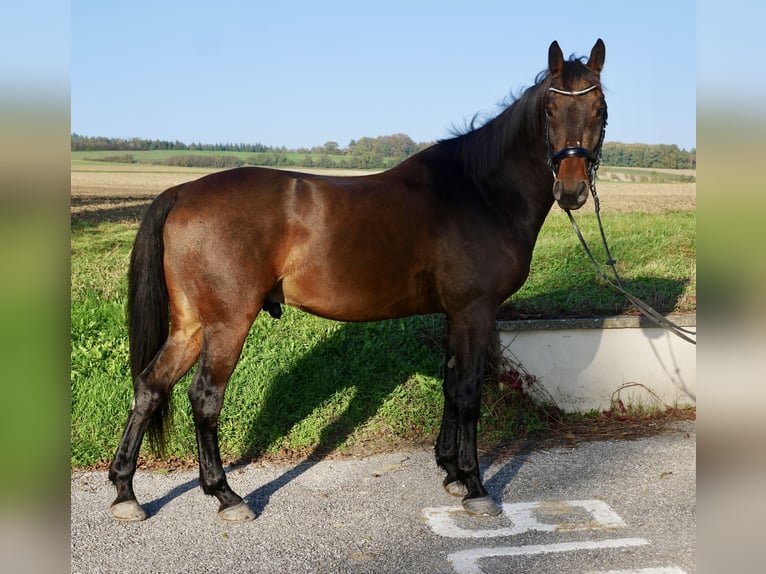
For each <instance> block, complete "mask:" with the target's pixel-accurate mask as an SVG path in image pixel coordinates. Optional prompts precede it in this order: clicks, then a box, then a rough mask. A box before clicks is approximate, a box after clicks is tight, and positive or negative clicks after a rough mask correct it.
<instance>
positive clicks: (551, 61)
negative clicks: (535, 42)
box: [548, 40, 564, 78]
mask: <svg viewBox="0 0 766 574" xmlns="http://www.w3.org/2000/svg"><path fill="white" fill-rule="evenodd" d="M563 69H564V53H563V52H562V51H561V48H560V47H559V43H558V42H556V41H555V40H554V41H553V43H552V44H551V46H550V48H548V72H550V74H551V77H552V78H556V77H558V76H559V74H561V71H562V70H563Z"/></svg>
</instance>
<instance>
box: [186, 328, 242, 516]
mask: <svg viewBox="0 0 766 574" xmlns="http://www.w3.org/2000/svg"><path fill="white" fill-rule="evenodd" d="M249 328H250V323H249V322H248V323H246V324H241V325H240V326H239V327H238V328H233V327H232V326H231V325H230V324H229V325H226V326H225V328H215V329H214V328H212V327H211V328H208V329H205V332H204V342H203V348H202V353H201V355H200V362H199V367H198V369H197V372H196V373H195V374H194V379H193V380H192V383H191V385H190V387H189V399H190V400H191V403H192V411H193V413H194V426H195V429H196V432H197V447H198V449H199V473H200V485H201V486H202V490H203V491H204V492H205V494H211V495H213V496H215V497H216V498H217V499H218V501H219V502H220V507H219V509H218V515H219V517H220V518H221V519H223V520H227V521H231V522H244V521H247V520H253V519H254V518H255V514H254V513H253V511H252V510H250V508H249V507H248V506H247V504H246V503H245V502H244V500H242V498H241V497H240V496H239V495H237V494H236V493H235V492H234V491H233V490H232V489H231V487H230V486H229V484H228V482H227V481H226V474H225V473H224V471H223V465H222V464H221V455H220V451H219V448H218V417H219V415H220V414H221V407H222V406H223V397H224V391H225V389H226V384H227V383H228V381H229V377H230V376H231V373H232V372H233V371H234V367H235V366H236V364H237V360H238V359H239V355H240V353H241V351H242V345H243V344H244V341H245V337H246V335H247V332H248V330H249Z"/></svg>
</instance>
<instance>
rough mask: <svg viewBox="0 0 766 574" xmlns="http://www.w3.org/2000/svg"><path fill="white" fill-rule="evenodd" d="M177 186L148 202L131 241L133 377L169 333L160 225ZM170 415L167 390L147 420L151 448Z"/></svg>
mask: <svg viewBox="0 0 766 574" xmlns="http://www.w3.org/2000/svg"><path fill="white" fill-rule="evenodd" d="M180 189H181V186H177V187H173V188H170V189H168V190H167V191H165V192H164V193H162V194H161V195H160V196H159V197H157V199H155V200H154V201H153V202H152V204H151V205H150V206H149V209H148V210H147V211H146V213H145V214H144V218H143V220H142V221H141V225H140V226H139V228H138V233H137V234H136V240H135V242H134V243H133V251H132V252H131V255H130V268H129V271H128V337H129V341H130V372H131V375H132V377H133V381H134V384H135V380H136V377H138V375H140V374H141V372H142V371H143V370H144V369H145V368H146V367H147V366H148V365H149V363H150V362H151V361H152V359H153V358H154V356H155V355H156V354H157V352H158V351H159V350H160V348H161V347H162V345H163V344H164V343H165V340H166V339H167V337H168V333H169V321H170V311H169V307H168V306H169V298H168V289H167V286H166V285H165V272H164V270H163V266H162V257H163V252H164V244H163V240H162V229H163V227H164V225H165V220H166V219H167V217H168V213H170V210H171V209H172V208H173V205H174V204H175V202H176V199H177V197H178V192H179V190H180ZM170 417H171V412H170V402H169V394H168V395H166V396H165V398H164V399H163V402H162V404H161V405H160V407H159V408H158V409H157V410H156V411H155V413H154V415H153V416H152V419H151V421H150V422H149V427H148V435H149V441H150V445H151V447H152V449H153V450H154V451H155V452H157V453H160V454H161V453H162V452H164V449H165V431H166V429H167V425H166V422H167V421H169V419H170Z"/></svg>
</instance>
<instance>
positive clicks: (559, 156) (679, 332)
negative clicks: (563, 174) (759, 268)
mask: <svg viewBox="0 0 766 574" xmlns="http://www.w3.org/2000/svg"><path fill="white" fill-rule="evenodd" d="M597 87H598V86H597V85H595V84H594V85H593V86H590V87H588V88H585V89H583V90H578V91H572V92H568V91H565V90H559V89H558V88H548V89H549V90H550V91H551V92H555V93H557V94H563V95H565V96H581V95H582V94H587V93H588V92H590V91H591V90H594V89H596V88H597ZM605 133H606V112H604V118H603V121H602V124H601V136H600V138H599V141H598V144H597V145H596V148H595V151H591V150H589V149H587V148H583V147H574V146H568V147H565V148H563V149H561V150H559V151H558V152H556V153H551V148H550V140H549V137H548V117H547V115H546V117H545V144H546V149H547V153H548V167H549V168H550V170H551V172H552V173H553V177H554V179H555V178H556V177H557V175H558V174H557V170H556V166H557V165H558V164H559V163H561V160H563V159H566V158H572V157H583V158H585V159H586V160H587V162H588V179H589V183H590V193H591V195H592V196H593V205H594V207H595V209H596V219H597V220H598V229H599V232H600V233H601V241H602V243H603V244H604V249H605V251H606V256H607V261H606V264H607V265H608V266H609V267H610V268H611V269H612V274H613V275H614V280H612V279H611V278H610V277H609V276H608V275H607V274H606V272H605V271H604V270H603V269H602V268H601V266H600V265H599V264H598V262H597V261H596V258H595V257H594V256H593V253H592V252H591V250H590V248H589V247H588V243H587V242H586V241H585V237H583V234H582V232H581V231H580V228H579V226H578V225H577V222H576V221H575V219H574V216H573V215H572V212H571V211H570V210H569V209H565V210H564V211H565V212H566V214H567V216H568V217H569V221H570V222H571V224H572V228H573V229H574V231H575V234H576V235H577V238H578V239H579V240H580V243H581V244H582V246H583V249H584V250H585V253H586V254H587V255H588V258H589V259H590V260H591V263H593V266H594V267H595V268H596V271H597V272H598V274H599V275H600V276H601V278H602V279H604V280H605V281H606V282H607V283H608V284H609V286H610V287H612V288H613V289H615V290H617V291H619V292H620V293H622V294H623V295H624V296H625V297H626V298H627V299H628V301H630V302H631V303H633V305H635V307H636V308H637V309H638V310H639V311H640V312H641V313H642V314H643V315H644V316H645V317H647V318H648V319H650V320H651V321H653V322H654V323H655V324H657V325H659V326H661V327H664V328H665V329H668V330H669V331H670V332H671V333H673V334H674V335H676V336H678V337H680V338H682V339H683V340H684V341H687V342H689V343H691V344H693V345H696V344H697V341H696V339H692V338H691V336H690V335H693V336H695V337H696V335H697V333H696V332H695V331H690V330H688V329H683V328H682V327H679V326H678V325H676V324H675V323H673V322H672V321H670V320H669V319H668V318H667V317H664V316H663V315H662V314H660V313H659V312H658V311H657V310H655V309H654V308H652V307H651V306H650V305H649V304H648V303H645V302H644V301H642V300H641V299H639V298H638V297H636V296H635V295H633V294H632V293H630V292H629V291H628V290H627V289H625V285H624V284H623V282H622V278H621V277H620V274H619V273H617V268H616V267H615V265H616V264H617V260H616V259H614V257H612V253H611V252H610V250H609V245H608V244H607V241H606V234H605V233H604V226H603V224H602V223H601V205H600V202H599V199H598V194H597V193H596V172H597V171H598V168H599V164H600V162H601V146H602V144H603V142H604V135H605Z"/></svg>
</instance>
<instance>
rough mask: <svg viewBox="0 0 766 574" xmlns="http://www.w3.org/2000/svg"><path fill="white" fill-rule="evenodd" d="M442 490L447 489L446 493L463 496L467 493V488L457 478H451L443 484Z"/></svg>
mask: <svg viewBox="0 0 766 574" xmlns="http://www.w3.org/2000/svg"><path fill="white" fill-rule="evenodd" d="M444 490H446V491H447V493H448V494H451V495H452V496H461V497H462V496H465V495H466V494H468V489H467V488H466V487H465V484H463V483H462V482H460V481H459V480H453V481H452V482H448V483H447V484H445V485H444Z"/></svg>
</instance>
